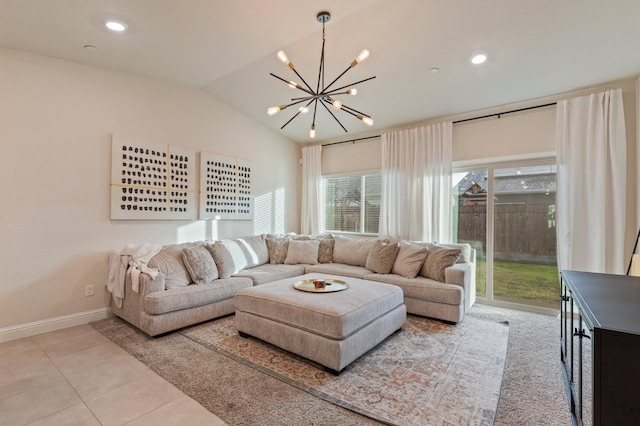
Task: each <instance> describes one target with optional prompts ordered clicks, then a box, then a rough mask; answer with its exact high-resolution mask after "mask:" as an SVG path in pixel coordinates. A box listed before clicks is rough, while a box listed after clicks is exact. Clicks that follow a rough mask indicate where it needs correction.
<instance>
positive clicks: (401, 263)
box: [391, 241, 429, 278]
mask: <svg viewBox="0 0 640 426" xmlns="http://www.w3.org/2000/svg"><path fill="white" fill-rule="evenodd" d="M428 252H429V251H428V250H427V248H426V247H423V246H417V245H415V244H409V243H407V242H406V241H400V250H399V251H398V256H397V257H396V261H395V262H394V264H393V268H391V273H392V274H397V275H402V276H403V277H406V278H415V277H416V275H418V272H420V268H422V265H423V264H424V261H425V259H426V258H427V257H428V256H427V254H428Z"/></svg>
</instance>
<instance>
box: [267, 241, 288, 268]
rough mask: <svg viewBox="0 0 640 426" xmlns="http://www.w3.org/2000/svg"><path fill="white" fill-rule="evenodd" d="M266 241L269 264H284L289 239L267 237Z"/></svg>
mask: <svg viewBox="0 0 640 426" xmlns="http://www.w3.org/2000/svg"><path fill="white" fill-rule="evenodd" d="M266 241H267V251H268V253H269V263H271V264H272V265H277V264H281V263H284V261H285V259H286V258H287V250H288V248H289V239H288V238H286V237H267V238H266Z"/></svg>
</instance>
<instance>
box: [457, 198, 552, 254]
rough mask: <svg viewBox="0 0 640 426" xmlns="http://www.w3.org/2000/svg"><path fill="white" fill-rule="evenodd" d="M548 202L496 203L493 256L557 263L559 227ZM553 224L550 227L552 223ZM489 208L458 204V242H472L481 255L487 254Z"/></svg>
mask: <svg viewBox="0 0 640 426" xmlns="http://www.w3.org/2000/svg"><path fill="white" fill-rule="evenodd" d="M553 219H554V218H552V217H550V215H549V206H548V205H547V204H497V205H495V221H494V234H495V237H494V259H496V260H505V261H517V262H530V263H543V264H555V263H556V228H555V223H554V221H553ZM550 225H551V226H550ZM486 235H487V211H486V206H483V205H469V206H459V207H458V241H466V242H469V243H471V244H472V245H473V246H474V248H476V250H479V249H480V250H481V252H478V253H477V254H478V256H479V257H484V253H486V248H487V247H486V242H487V241H486Z"/></svg>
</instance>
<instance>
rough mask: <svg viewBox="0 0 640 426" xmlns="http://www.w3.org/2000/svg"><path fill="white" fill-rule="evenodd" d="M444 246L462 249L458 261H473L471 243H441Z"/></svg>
mask: <svg viewBox="0 0 640 426" xmlns="http://www.w3.org/2000/svg"><path fill="white" fill-rule="evenodd" d="M441 245H442V247H446V248H452V249H460V257H458V260H457V261H456V263H469V262H471V245H469V244H467V243H459V244H453V243H452V244H441Z"/></svg>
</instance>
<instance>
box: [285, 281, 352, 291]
mask: <svg viewBox="0 0 640 426" xmlns="http://www.w3.org/2000/svg"><path fill="white" fill-rule="evenodd" d="M316 283H321V284H319V285H318V284H316ZM293 287H294V288H296V289H298V290H301V291H308V292H310V293H333V292H336V291H341V290H346V289H348V288H349V284H347V283H346V282H344V281H342V280H335V279H333V278H310V279H308V280H301V281H297V282H295V283H294V284H293Z"/></svg>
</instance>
